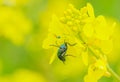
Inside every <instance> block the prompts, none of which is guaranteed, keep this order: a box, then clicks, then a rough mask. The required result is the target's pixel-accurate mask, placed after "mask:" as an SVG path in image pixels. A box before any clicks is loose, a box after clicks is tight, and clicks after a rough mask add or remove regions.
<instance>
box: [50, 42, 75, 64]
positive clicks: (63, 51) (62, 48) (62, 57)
mask: <svg viewBox="0 0 120 82" xmlns="http://www.w3.org/2000/svg"><path fill="white" fill-rule="evenodd" d="M68 45H70V46H74V45H76V43H74V44H70V43H68V42H65V41H64V43H63V44H61V45H60V46H58V45H51V46H55V47H58V48H59V49H58V52H57V56H58V58H59V59H60V60H61V61H62V62H63V63H65V61H66V56H72V57H75V56H73V55H68V54H66V52H67V49H68Z"/></svg>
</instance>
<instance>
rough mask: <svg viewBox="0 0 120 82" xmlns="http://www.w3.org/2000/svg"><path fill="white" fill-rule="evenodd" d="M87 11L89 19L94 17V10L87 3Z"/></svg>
mask: <svg viewBox="0 0 120 82" xmlns="http://www.w3.org/2000/svg"><path fill="white" fill-rule="evenodd" d="M87 9H88V14H89V16H90V17H95V16H94V9H93V7H92V5H91V4H90V3H87Z"/></svg>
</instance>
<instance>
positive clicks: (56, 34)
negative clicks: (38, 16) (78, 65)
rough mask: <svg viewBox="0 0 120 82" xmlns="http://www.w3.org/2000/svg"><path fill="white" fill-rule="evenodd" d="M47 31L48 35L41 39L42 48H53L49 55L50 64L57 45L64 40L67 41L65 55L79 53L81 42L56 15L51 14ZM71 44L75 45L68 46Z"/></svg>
mask: <svg viewBox="0 0 120 82" xmlns="http://www.w3.org/2000/svg"><path fill="white" fill-rule="evenodd" d="M48 31H49V32H48V36H47V38H46V39H45V40H44V41H43V48H45V49H49V48H53V49H54V50H53V51H54V54H53V55H52V56H51V60H50V64H51V63H52V62H53V60H54V59H55V56H56V55H57V52H58V49H59V47H60V46H61V45H62V44H64V43H65V42H67V43H68V50H67V52H66V54H67V55H71V56H72V55H73V56H74V55H75V56H76V55H79V54H80V49H81V43H80V42H79V40H78V39H77V38H76V37H75V36H74V33H73V32H72V31H71V30H70V29H69V28H68V27H67V26H65V25H63V24H62V23H61V22H60V21H59V19H58V18H57V16H55V15H53V17H52V21H51V23H50V26H49V29H48ZM72 44H76V45H74V46H70V45H72Z"/></svg>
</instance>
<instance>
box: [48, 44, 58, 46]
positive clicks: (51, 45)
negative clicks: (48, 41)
mask: <svg viewBox="0 0 120 82" xmlns="http://www.w3.org/2000/svg"><path fill="white" fill-rule="evenodd" d="M50 46H54V47H59V46H58V45H54V44H53V45H50Z"/></svg>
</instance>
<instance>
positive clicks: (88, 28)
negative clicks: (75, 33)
mask: <svg viewBox="0 0 120 82" xmlns="http://www.w3.org/2000/svg"><path fill="white" fill-rule="evenodd" d="M83 32H84V34H85V35H86V36H87V37H92V36H93V33H94V28H93V26H92V24H90V23H88V24H86V25H85V26H84V28H83Z"/></svg>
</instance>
